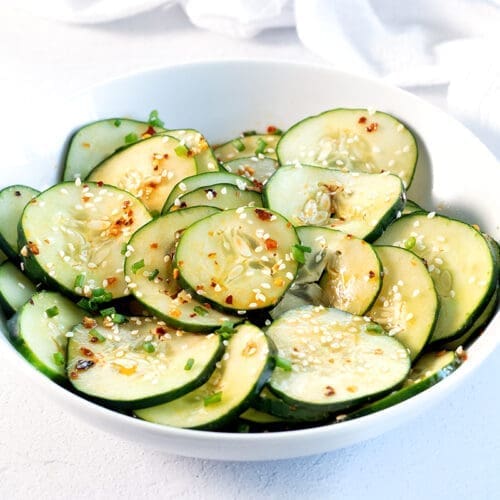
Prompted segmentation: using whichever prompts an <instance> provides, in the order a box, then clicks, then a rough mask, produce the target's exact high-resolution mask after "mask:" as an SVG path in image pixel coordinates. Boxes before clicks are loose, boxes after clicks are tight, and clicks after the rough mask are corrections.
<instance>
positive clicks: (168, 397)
mask: <svg viewBox="0 0 500 500" xmlns="http://www.w3.org/2000/svg"><path fill="white" fill-rule="evenodd" d="M71 341H72V339H69V342H68V348H69V343H70V342H71ZM68 348H67V350H68ZM66 352H67V351H66ZM223 355H224V344H223V343H222V338H220V337H219V348H218V350H217V352H216V354H215V356H214V357H213V358H212V360H211V361H210V363H208V364H207V366H206V367H205V369H204V370H203V372H202V373H201V374H200V375H199V377H198V378H197V379H196V380H193V381H192V382H190V383H188V384H186V385H184V386H183V387H179V388H178V389H176V390H173V391H170V392H168V393H166V394H157V395H155V396H150V397H147V398H143V399H136V400H134V401H117V400H110V399H105V398H99V397H97V396H91V395H89V394H86V393H84V392H81V391H79V390H78V389H77V388H76V387H75V386H74V385H73V384H72V389H73V391H74V392H75V393H76V394H78V395H79V396H81V397H83V398H85V399H87V400H89V401H92V402H94V403H97V404H99V405H102V406H106V407H108V408H110V409H113V410H134V409H135V410H140V409H143V408H149V407H150V406H157V405H160V404H163V403H168V402H169V401H172V400H174V399H177V398H180V397H181V396H184V395H185V394H187V393H189V392H191V391H194V390H195V389H197V388H198V387H200V386H201V385H203V384H204V383H205V382H207V380H208V379H209V378H210V376H211V375H212V373H213V371H214V370H215V364H216V363H217V362H218V361H220V359H221V358H222V356H223ZM67 357H68V356H67V354H66V359H67ZM68 380H69V381H70V382H71V377H70V376H69V373H68Z"/></svg>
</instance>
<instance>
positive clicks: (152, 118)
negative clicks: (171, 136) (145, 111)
mask: <svg viewBox="0 0 500 500" xmlns="http://www.w3.org/2000/svg"><path fill="white" fill-rule="evenodd" d="M148 123H149V124H150V125H153V127H163V125H165V122H163V121H162V120H160V117H159V116H158V110H157V109H153V111H151V113H149V118H148Z"/></svg>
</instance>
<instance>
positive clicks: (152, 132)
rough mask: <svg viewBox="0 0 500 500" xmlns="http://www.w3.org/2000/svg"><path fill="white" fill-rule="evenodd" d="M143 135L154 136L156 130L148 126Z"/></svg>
mask: <svg viewBox="0 0 500 500" xmlns="http://www.w3.org/2000/svg"><path fill="white" fill-rule="evenodd" d="M144 133H145V134H148V135H155V134H156V130H155V129H154V128H153V127H152V126H151V125H150V126H149V127H148V129H147V130H146V132H144Z"/></svg>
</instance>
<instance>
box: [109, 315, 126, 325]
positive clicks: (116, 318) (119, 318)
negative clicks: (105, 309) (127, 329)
mask: <svg viewBox="0 0 500 500" xmlns="http://www.w3.org/2000/svg"><path fill="white" fill-rule="evenodd" d="M111 321H112V322H113V323H114V324H115V325H121V324H123V323H126V322H127V321H128V319H127V317H126V316H124V315H123V314H119V313H112V314H111Z"/></svg>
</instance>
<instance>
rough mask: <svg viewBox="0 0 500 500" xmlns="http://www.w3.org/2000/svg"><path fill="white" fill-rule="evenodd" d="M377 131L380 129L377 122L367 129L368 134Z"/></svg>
mask: <svg viewBox="0 0 500 500" xmlns="http://www.w3.org/2000/svg"><path fill="white" fill-rule="evenodd" d="M377 129H378V123H377V122H371V123H370V125H368V127H366V131H367V132H376V130H377Z"/></svg>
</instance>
